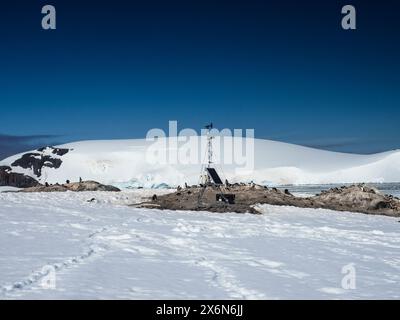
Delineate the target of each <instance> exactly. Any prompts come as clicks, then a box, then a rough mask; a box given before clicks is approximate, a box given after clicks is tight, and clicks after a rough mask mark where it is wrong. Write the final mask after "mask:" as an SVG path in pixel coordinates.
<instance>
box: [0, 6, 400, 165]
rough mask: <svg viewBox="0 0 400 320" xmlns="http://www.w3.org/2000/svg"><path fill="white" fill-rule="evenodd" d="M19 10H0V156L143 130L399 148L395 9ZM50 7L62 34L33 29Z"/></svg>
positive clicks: (343, 147) (399, 22) (355, 148)
mask: <svg viewBox="0 0 400 320" xmlns="http://www.w3.org/2000/svg"><path fill="white" fill-rule="evenodd" d="M351 3H352V4H354V5H355V7H356V9H357V30H355V31H344V30H343V29H341V26H340V20H341V17H342V16H341V13H340V11H341V7H342V6H343V5H345V4H348V2H346V1H336V0H329V1H323V2H322V1H311V0H305V1H301V2H300V1H294V0H293V1H279V2H278V1H254V0H250V1H196V0H194V1H152V0H149V1H145V2H142V1H141V2H138V1H121V0H115V1H104V2H103V1H101V3H99V2H98V1H75V0H72V1H21V2H18V3H5V4H2V7H1V12H0V49H1V50H0V112H1V126H0V158H1V157H4V156H6V155H9V154H12V153H13V152H16V151H22V150H25V149H30V148H31V147H36V146H40V145H42V144H54V143H62V142H68V141H74V140H82V139H118V138H140V137H144V136H145V134H146V132H147V131H148V130H149V129H151V128H155V127H157V128H167V127H168V121H169V120H177V121H178V123H179V126H180V128H186V127H190V128H194V129H199V130H200V128H201V127H202V125H204V124H205V123H207V122H209V121H213V122H214V123H215V125H216V126H217V127H218V128H220V129H222V128H231V129H233V128H242V129H246V128H254V129H255V134H256V137H259V138H268V139H274V140H280V141H286V142H291V143H298V144H303V145H308V146H313V147H318V148H323V149H328V150H334V151H344V152H355V153H373V152H379V151H385V150H391V149H395V148H400V143H399V141H400V139H399V138H400V129H399V126H398V121H399V120H398V119H399V116H400V111H399V102H400V94H399V92H400V81H399V74H400V63H399V59H398V57H399V56H400V44H399V30H400V17H399V16H400V5H399V4H397V3H396V1H389V0H387V1H375V3H374V1H372V2H369V3H368V4H367V3H366V2H365V1H352V2H351ZM44 4H53V5H54V6H55V7H56V10H57V29H56V30H54V31H45V30H42V29H41V25H40V23H41V17H42V14H41V12H40V11H41V7H42V6H43V5H44Z"/></svg>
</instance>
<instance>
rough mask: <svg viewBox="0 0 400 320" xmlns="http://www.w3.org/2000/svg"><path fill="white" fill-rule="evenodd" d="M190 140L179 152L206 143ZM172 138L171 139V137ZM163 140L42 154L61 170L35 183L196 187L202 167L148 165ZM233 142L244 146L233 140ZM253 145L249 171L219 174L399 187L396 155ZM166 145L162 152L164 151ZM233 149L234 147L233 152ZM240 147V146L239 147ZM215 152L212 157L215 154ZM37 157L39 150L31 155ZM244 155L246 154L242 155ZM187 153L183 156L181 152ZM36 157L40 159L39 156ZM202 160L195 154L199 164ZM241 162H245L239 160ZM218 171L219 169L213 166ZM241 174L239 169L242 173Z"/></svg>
mask: <svg viewBox="0 0 400 320" xmlns="http://www.w3.org/2000/svg"><path fill="white" fill-rule="evenodd" d="M192 138H193V139H192V140H190V141H183V142H180V143H179V150H180V151H182V150H183V151H185V150H186V149H185V148H183V146H185V145H186V144H188V147H190V148H192V149H191V150H198V149H197V148H196V147H194V146H195V145H201V144H202V143H203V144H204V143H205V142H206V141H205V140H204V139H202V140H199V138H195V137H192ZM171 139H172V138H171ZM171 139H166V140H163V139H161V140H160V141H164V142H165V143H162V144H161V146H158V147H154V145H153V142H151V141H146V140H140V139H136V140H105V141H82V142H74V143H69V144H66V145H62V146H59V147H61V148H68V149H71V151H70V152H68V153H67V154H65V155H63V156H57V155H54V154H53V153H52V152H51V150H50V149H49V150H44V151H43V152H41V155H51V156H52V157H54V158H60V159H61V160H62V165H61V167H60V168H58V169H54V168H49V167H44V168H43V172H42V176H41V177H40V178H39V181H40V182H42V183H44V182H49V183H56V182H58V183H64V182H65V181H66V180H70V181H78V180H79V178H80V177H82V178H83V179H84V180H95V181H98V182H101V183H105V184H114V185H116V186H118V187H122V188H124V187H129V186H133V187H138V186H144V187H148V188H149V187H157V186H162V185H165V184H167V185H170V186H177V185H183V184H184V183H185V182H187V183H189V184H196V183H198V182H199V181H198V180H199V173H200V167H201V165H200V162H201V161H199V162H197V163H191V162H189V163H191V164H184V163H181V162H178V163H175V164H174V163H163V162H162V161H161V162H160V163H158V162H157V161H156V163H155V164H153V163H149V158H148V151H149V150H150V149H149V146H153V149H152V150H153V151H154V150H156V151H157V152H159V153H160V154H163V152H165V151H166V150H167V151H168V152H171V153H173V151H174V150H175V151H176V150H177V146H175V145H174V144H173V141H174V139H172V140H171ZM235 139H236V140H235V143H237V142H238V145H242V142H243V141H241V140H237V138H235ZM245 141H250V142H252V143H254V154H253V153H252V152H246V155H247V158H244V160H245V161H244V162H243V163H246V164H247V165H249V166H250V167H251V166H252V163H253V160H254V168H252V170H250V171H248V172H245V171H237V169H240V168H242V164H243V163H241V164H239V163H236V162H235V161H233V164H227V163H226V162H227V161H225V162H224V165H223V170H220V168H218V169H219V171H220V173H221V174H225V177H226V178H227V179H229V181H231V182H234V181H236V182H245V181H247V182H249V181H254V182H256V183H260V184H271V183H273V184H327V183H355V182H400V151H399V150H397V151H391V152H384V153H379V154H374V155H354V154H345V153H337V152H329V151H323V150H317V149H312V148H306V147H302V146H298V145H293V144H288V143H283V142H276V141H270V140H261V139H248V140H245ZM164 145H165V147H164ZM233 146H235V147H233ZM242 147H243V148H244V146H243V145H242ZM221 149H223V153H224V154H225V153H227V154H231V155H232V154H234V155H235V158H234V159H236V156H237V155H238V154H240V155H241V154H242V152H243V150H242V149H241V148H239V147H237V146H236V144H234V143H232V140H229V138H228V140H227V142H226V144H223V147H222V148H221ZM220 151H221V152H220V153H218V152H215V158H216V159H218V154H221V153H222V150H220ZM35 152H36V153H37V151H35ZM243 153H244V152H243ZM183 154H185V152H183ZM20 157H21V154H19V155H15V156H12V157H10V158H8V159H5V160H3V161H0V165H11V164H12V163H13V162H14V161H15V160H17V159H19V158H20ZM38 157H39V158H40V156H38ZM203 158H204V157H203V156H202V154H201V155H199V160H200V159H203ZM240 160H243V159H240ZM217 167H219V166H217ZM242 169H243V168H242ZM13 171H14V172H19V173H24V174H28V175H30V176H32V177H34V178H36V179H38V177H36V176H35V175H34V173H33V170H32V169H29V168H28V169H24V168H21V167H13Z"/></svg>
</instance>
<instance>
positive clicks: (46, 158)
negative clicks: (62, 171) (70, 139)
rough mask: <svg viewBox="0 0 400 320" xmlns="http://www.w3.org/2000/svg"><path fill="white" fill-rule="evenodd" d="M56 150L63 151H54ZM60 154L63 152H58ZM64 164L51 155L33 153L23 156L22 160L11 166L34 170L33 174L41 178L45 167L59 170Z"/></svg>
mask: <svg viewBox="0 0 400 320" xmlns="http://www.w3.org/2000/svg"><path fill="white" fill-rule="evenodd" d="M56 150H61V149H54V150H53V152H54V151H56ZM57 152H59V153H62V152H63V151H57ZM61 164H62V160H61V159H59V158H53V157H51V156H50V155H44V154H42V153H38V152H31V153H25V154H24V155H22V156H21V158H19V159H17V160H15V161H14V162H13V163H12V164H11V166H12V167H21V168H24V169H32V170H33V173H34V174H35V175H36V176H37V177H40V176H41V175H42V169H43V167H48V168H56V169H57V168H59V167H60V166H61Z"/></svg>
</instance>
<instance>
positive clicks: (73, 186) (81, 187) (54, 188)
mask: <svg viewBox="0 0 400 320" xmlns="http://www.w3.org/2000/svg"><path fill="white" fill-rule="evenodd" d="M65 191H75V192H81V191H112V192H118V191H121V190H120V189H118V188H116V187H114V186H108V185H104V184H101V183H98V182H96V181H83V182H74V183H67V184H63V185H60V184H54V185H45V186H42V185H40V186H37V187H32V188H26V189H24V190H21V191H20V192H65Z"/></svg>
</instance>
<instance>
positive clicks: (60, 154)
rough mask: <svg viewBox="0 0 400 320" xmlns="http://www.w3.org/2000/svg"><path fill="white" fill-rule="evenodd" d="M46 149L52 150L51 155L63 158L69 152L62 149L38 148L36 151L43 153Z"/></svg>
mask: <svg viewBox="0 0 400 320" xmlns="http://www.w3.org/2000/svg"><path fill="white" fill-rule="evenodd" d="M46 149H52V151H51V153H53V154H56V155H58V156H60V157H61V156H63V155H65V154H67V153H68V152H69V149H64V148H54V147H43V148H39V149H37V151H40V152H43V151H45V150H46Z"/></svg>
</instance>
